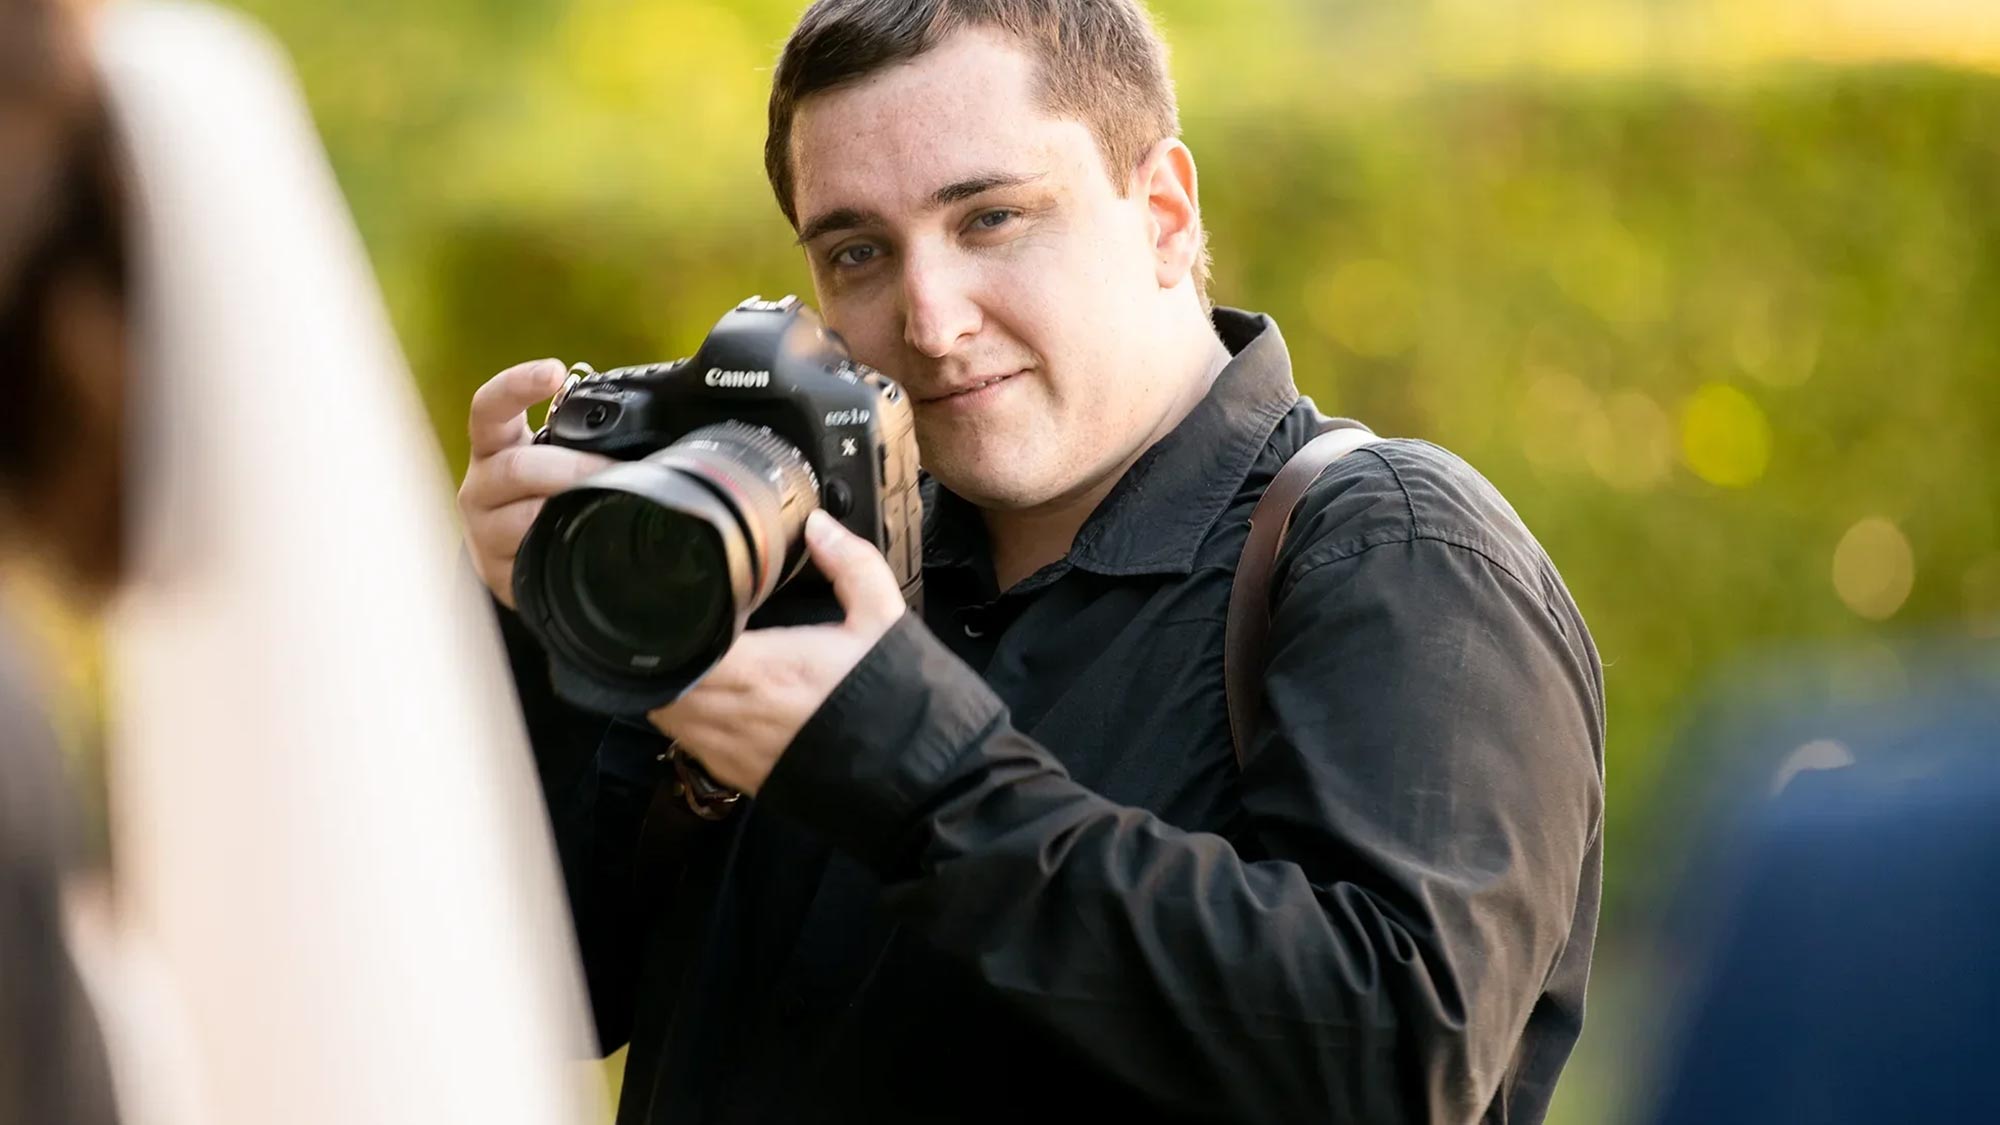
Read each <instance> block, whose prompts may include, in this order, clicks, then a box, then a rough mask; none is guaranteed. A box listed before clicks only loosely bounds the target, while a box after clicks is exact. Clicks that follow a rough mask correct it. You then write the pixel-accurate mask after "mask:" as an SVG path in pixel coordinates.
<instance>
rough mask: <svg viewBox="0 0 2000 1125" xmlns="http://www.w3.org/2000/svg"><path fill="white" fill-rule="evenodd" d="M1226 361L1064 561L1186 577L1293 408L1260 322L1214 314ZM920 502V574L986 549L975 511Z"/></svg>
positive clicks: (1284, 366)
mask: <svg viewBox="0 0 2000 1125" xmlns="http://www.w3.org/2000/svg"><path fill="white" fill-rule="evenodd" d="M1213 315H1214V321H1215V330H1216V334H1217V335H1218V336H1220V337H1221V339H1222V343H1223V345H1224V346H1225V347H1227V348H1228V349H1229V352H1230V355H1231V357H1232V358H1231V359H1230V361H1229V362H1228V364H1226V365H1225V366H1224V367H1223V369H1222V371H1221V373H1220V374H1218V375H1217V376H1216V378H1215V383H1214V385H1213V386H1211V387H1210V388H1209V390H1208V394H1207V395H1206V396H1204V397H1203V398H1202V400H1201V402H1200V403H1198V404H1196V406H1195V408H1194V409H1193V410H1192V411H1190V412H1189V413H1188V416H1187V417H1186V418H1184V419H1182V420H1181V424H1180V425H1178V426H1176V427H1174V429H1173V431H1172V432H1171V433H1169V434H1167V436H1166V437H1164V438H1161V439H1160V440H1159V441H1158V442H1155V443H1154V444H1153V447H1152V448H1151V449H1148V450H1147V451H1146V452H1145V453H1143V454H1141V455H1140V457H1139V460H1138V461H1137V462H1136V463H1134V464H1133V466H1132V468H1131V469H1129V470H1127V471H1126V473H1125V475H1124V477H1122V478H1121V479H1120V480H1119V481H1118V483H1117V484H1116V485H1114V486H1112V489H1111V492H1110V493H1109V494H1108V495H1106V496H1105V498H1104V500H1103V501H1102V502H1101V503H1099V504H1098V506H1097V510H1096V511H1094V512H1092V513H1091V515H1090V518H1089V519H1088V520H1086V521H1084V525H1083V527H1082V529H1081V530H1079V531H1078V532H1077V536H1076V541H1075V543H1074V544H1072V545H1071V547H1070V553H1069V557H1068V559H1067V560H1066V561H1067V562H1069V563H1070V564H1071V565H1073V566H1077V567H1081V568H1083V569H1085V570H1089V571H1093V572H1095V573H1098V574H1109V575H1135V574H1187V573H1189V572H1190V571H1192V570H1193V569H1194V557H1195V551H1196V549H1197V548H1198V547H1200V546H1201V543H1202V541H1203V540H1205V539H1206V538H1207V537H1208V533H1209V529H1210V528H1212V527H1214V526H1215V521H1216V520H1217V519H1218V518H1219V517H1220V516H1221V515H1222V512H1223V510H1224V509H1225V508H1227V507H1228V506H1229V502H1230V501H1231V500H1233V499H1234V498H1235V496H1236V493H1237V491H1238V490H1239V489H1241V488H1242V486H1243V481H1244V479H1245V478H1247V477H1248V476H1249V475H1250V466H1251V465H1252V464H1253V463H1254V462H1255V461H1256V459H1257V455H1258V454H1259V453H1260V452H1262V451H1263V449H1264V446H1265V445H1266V444H1267V443H1268V442H1269V441H1270V438H1271V431H1272V430H1273V429H1275V428H1276V427H1277V424H1278V421H1279V419H1281V418H1283V417H1284V416H1285V414H1286V412H1287V411H1289V410H1291V408H1292V406H1293V404H1295V403H1296V402H1298V399H1299V391H1298V387H1297V386H1295V385H1294V384H1293V382H1292V360H1291V355H1290V354H1289V353H1288V352H1287V351H1286V350H1285V340H1284V337H1283V336H1281V335H1279V334H1278V326H1277V324H1275V323H1274V322H1272V320H1271V318H1270V317H1268V316H1265V315H1263V314H1261V313H1249V312H1242V311H1240V310H1237V309H1227V308H1217V309H1216V310H1215V312H1214V314H1213ZM927 483H928V487H926V489H925V496H924V508H925V513H924V565H925V566H963V565H968V564H970V563H972V562H973V559H974V555H975V553H976V552H979V551H982V550H984V549H985V543H986V529H985V525H984V523H983V521H981V520H980V518H979V513H978V511H977V510H976V509H975V508H974V507H973V506H972V505H971V504H969V503H967V502H966V501H965V500H963V499H961V498H959V497H958V496H956V495H955V494H953V493H951V492H950V491H948V490H946V489H945V488H943V487H942V486H939V485H937V484H935V482H927Z"/></svg>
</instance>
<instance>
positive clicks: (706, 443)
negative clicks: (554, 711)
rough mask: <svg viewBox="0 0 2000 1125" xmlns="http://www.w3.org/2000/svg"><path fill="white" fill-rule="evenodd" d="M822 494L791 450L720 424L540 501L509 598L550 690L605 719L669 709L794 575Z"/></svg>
mask: <svg viewBox="0 0 2000 1125" xmlns="http://www.w3.org/2000/svg"><path fill="white" fill-rule="evenodd" d="M818 499H819V481H818V479H817V478H816V476H815V475H814V473H813V470H812V466H811V465H810V464H809V463H808V462H807V460H806V458H805V456H804V455H803V454H802V453H800V452H799V450H798V449H797V447H795V446H793V445H792V444H791V443H789V442H787V441H785V440H784V439H783V438H780V437H778V436H777V435H776V434H774V433H772V432H771V431H770V430H768V429H766V428H764V427H761V426H752V425H748V424H746V423H742V422H722V423H718V424H716V425H712V426H704V427H702V428H700V429H697V430H694V431H691V432H689V433H688V434H686V435H684V436H683V437H681V438H680V440H678V441H676V442H674V443H673V444H671V445H669V446H667V447H665V448H663V449H660V450H658V451H657V452H654V453H653V454H651V455H649V456H647V457H646V458H645V459H643V460H639V461H629V462H625V463H622V464H619V465H614V466H613V467H611V468H609V469H606V470H604V471H603V472H601V473H599V474H597V475H596V476H594V477H592V478H590V479H589V480H587V481H585V482H584V483H583V484H582V485H580V486H578V487H577V488H573V489H570V490H568V491H566V492H562V493H558V494H557V495H555V496H552V497H550V498H549V500H548V502H547V504H546V505H544V507H543V509H542V511H541V513H540V514H539V515H538V516H537V517H536V519H535V523H534V526H533V527H531V528H530V529H529V531H528V535H527V537H526V538H525V539H524V540H523V541H522V544H521V549H520V552H519V554H518V555H517V556H516V559H515V573H514V594H515V603H516V604H517V605H518V606H519V607H520V611H521V613H522V615H523V616H524V617H526V618H527V619H528V622H529V625H530V627H531V628H532V629H534V631H535V632H536V633H537V634H538V635H539V636H540V637H541V638H542V639H543V641H544V644H545V645H546V646H547V647H548V648H549V650H550V652H549V655H550V656H551V657H552V658H553V660H552V661H551V670H552V672H553V674H554V675H555V676H556V677H557V681H558V682H557V684H556V687H557V690H558V691H559V692H561V693H562V694H563V695H564V696H565V697H567V698H569V699H570V700H571V701H572V702H576V703H578V704H579V705H583V706H587V707H590V708H592V709H593V710H597V711H600V712H602V713H606V714H631V715H637V714H642V713H644V712H646V711H649V710H652V709H653V708H656V707H660V706H663V705H665V704H667V703H671V702H672V701H674V700H675V699H678V698H679V697H680V696H681V695H682V694H683V693H685V692H686V691H687V689H688V688H690V687H692V686H693V685H694V684H695V683H696V682H697V681H698V680H700V678H701V677H702V676H703V675H704V674H706V673H707V672H708V670H709V669H710V668H712V667H713V666H714V665H715V662H716V661H718V660H720V659H721V658H722V654H723V653H725V652H727V651H728V650H729V647H730V646H731V645H732V644H734V643H735V642H736V638H737V636H739V635H740V634H741V633H742V631H743V625H744V622H745V620H747V619H748V618H749V616H750V614H751V613H752V612H753V611H755V610H756V609H757V607H758V606H760V605H762V604H763V603H764V601H765V600H766V599H768V598H769V597H770V596H771V594H772V593H773V592H775V591H776V590H777V589H778V587H779V586H780V585H782V584H783V583H784V582H785V580H787V579H788V578H790V577H791V576H792V574H793V573H795V572H796V571H797V570H798V568H799V567H800V566H801V565H803V563H804V561H805V557H806V556H805V548H804V535H805V520H806V516H807V514H808V513H810V512H811V511H812V509H813V508H814V507H816V506H817V504H818Z"/></svg>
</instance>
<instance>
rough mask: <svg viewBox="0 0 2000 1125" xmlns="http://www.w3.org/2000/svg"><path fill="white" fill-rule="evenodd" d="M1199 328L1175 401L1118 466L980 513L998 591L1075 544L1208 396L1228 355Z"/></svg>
mask: <svg viewBox="0 0 2000 1125" xmlns="http://www.w3.org/2000/svg"><path fill="white" fill-rule="evenodd" d="M1201 324H1202V331H1200V332H1198V333H1190V336H1191V337H1192V338H1191V339H1189V340H1188V342H1187V343H1186V344H1185V345H1184V351H1183V353H1182V354H1183V356H1184V357H1185V358H1186V362H1188V363H1189V365H1190V369H1189V377H1188V379H1187V382H1186V385H1185V389H1184V390H1183V392H1182V394H1181V396H1180V397H1179V398H1178V399H1177V400H1175V402H1174V404H1173V406H1172V408H1171V409H1169V410H1168V411H1167V413H1166V415H1165V416H1164V417H1163V418H1162V419H1161V421H1160V424H1159V425H1158V426H1157V427H1156V428H1155V429H1154V431H1153V433H1152V434H1150V435H1148V436H1147V438H1146V440H1145V441H1143V442H1140V443H1139V446H1138V448H1137V449H1134V450H1133V451H1132V452H1131V454H1130V455H1128V456H1127V457H1126V458H1125V459H1124V460H1123V461H1122V462H1120V463H1119V464H1117V465H1116V466H1114V467H1112V469H1111V470H1110V471H1109V472H1106V473H1104V474H1102V475H1101V476H1100V477H1099V478H1098V479H1097V480H1095V481H1093V482H1091V483H1090V485H1089V486H1088V487H1087V488H1084V489H1082V490H1081V491H1078V492H1075V493H1072V494H1069V495H1065V496H1060V497H1057V498H1056V499H1054V500H1052V501H1050V502H1048V503H1046V504H1041V505H1038V506H1036V507H1033V508H1026V509H1020V510H1004V509H992V508H982V509H980V514H981V515H982V516H983V517H984V519H985V522H986V541H987V543H988V545H989V548H990V549H991V551H992V553H993V578H994V581H995V583H996V584H997V585H998V586H999V588H1000V589H1001V590H1003V591H1004V590H1008V589H1011V588H1012V587H1013V586H1014V584H1015V583H1017V582H1019V581H1021V580H1022V579H1023V578H1026V577H1028V576H1029V575H1031V574H1033V573H1035V572H1036V571H1038V570H1040V569H1041V568H1043V567H1045V566H1047V565H1049V564H1050V563H1052V562H1055V561H1056V560H1057V559H1060V558H1062V557H1063V556H1064V555H1066V554H1068V553H1069V549H1070V546H1071V544H1073V543H1074V542H1075V541H1076V533H1077V532H1078V531H1080V530H1082V529H1083V525H1084V522H1085V521H1087V520H1088V519H1090V514H1091V513H1092V512H1095V511H1096V510H1097V506H1098V505H1099V504H1101V503H1103V501H1104V498H1105V497H1106V496H1109V495H1110V494H1111V490H1112V489H1113V488H1115V487H1117V484H1118V482H1119V481H1120V480H1122V479H1124V477H1125V474H1126V473H1127V472H1129V471H1130V470H1131V468H1132V466H1133V465H1134V464H1137V463H1138V460H1139V458H1140V457H1143V456H1144V455H1145V453H1146V451H1147V450H1148V449H1151V448H1152V447H1153V444H1154V443H1155V442H1157V441H1159V440H1160V439H1161V438H1163V437H1165V436H1167V435H1168V434H1169V433H1172V432H1173V430H1174V427H1176V426H1178V425H1180V424H1181V421H1182V420H1183V419H1185V418H1186V417H1187V416H1188V414H1189V413H1190V412H1191V411H1193V410H1194V408H1195V406H1196V405H1197V404H1198V403H1200V402H1201V400H1202V398H1203V397H1204V396H1206V395H1207V394H1208V389H1209V387H1211V386H1213V385H1214V383H1215V377H1216V376H1217V375H1219V374H1221V372H1222V369H1223V367H1224V366H1226V365H1227V364H1228V363H1229V359H1230V356H1229V349H1228V348H1227V347H1225V346H1223V343H1222V340H1221V339H1220V338H1219V337H1218V336H1216V335H1215V331H1214V328H1213V327H1212V326H1210V325H1209V323H1208V319H1207V317H1206V316H1203V318H1202V322H1201Z"/></svg>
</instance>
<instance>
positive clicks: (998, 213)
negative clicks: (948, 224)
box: [972, 208, 1020, 230]
mask: <svg viewBox="0 0 2000 1125" xmlns="http://www.w3.org/2000/svg"><path fill="white" fill-rule="evenodd" d="M1019 214H1020V212H1019V211H1009V210H1006V209H1005V208H1001V209H998V210H993V211H981V212H980V213H979V214H978V216H976V217H975V218H974V219H973V220H972V225H973V226H976V227H978V228H979V229H981V230H999V229H1000V228H1001V227H1004V226H1006V225H1007V224H1008V223H1009V222H1010V221H1012V220H1013V219H1014V217H1015V216H1017V215H1019Z"/></svg>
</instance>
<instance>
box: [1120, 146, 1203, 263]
mask: <svg viewBox="0 0 2000 1125" xmlns="http://www.w3.org/2000/svg"><path fill="white" fill-rule="evenodd" d="M1132 190H1133V192H1134V193H1135V194H1136V195H1137V196H1138V197H1139V198H1141V199H1144V200H1145V201H1146V231H1147V234H1148V235H1150V236H1151V238H1152V241H1153V274H1154V276H1155V277H1156V278H1157V279H1158V280H1159V283H1160V288H1162V289H1172V288H1174V287H1176V286H1178V285H1180V284H1181V283H1182V282H1184V281H1187V280H1189V277H1190V275H1191V274H1192V273H1193V272H1194V269H1195V266H1196V264H1197V263H1199V262H1200V261H1201V250H1202V246H1201V244H1202V237H1201V204H1200V201H1199V197H1198V195H1197V194H1196V191H1195V170H1194V153H1193V152H1190V151H1189V150H1188V146H1187V145H1185V144H1182V143H1181V141H1180V138H1178V137H1167V138H1166V139H1164V140H1162V141H1160V142H1159V143H1157V144H1155V145H1154V146H1153V147H1152V148H1150V149H1148V150H1147V151H1146V155H1145V156H1144V157H1142V158H1141V159H1140V160H1139V165H1138V167H1137V168H1134V169H1133V171H1132Z"/></svg>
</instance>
